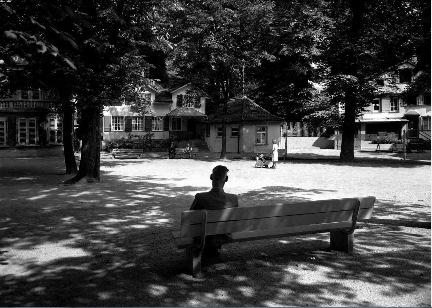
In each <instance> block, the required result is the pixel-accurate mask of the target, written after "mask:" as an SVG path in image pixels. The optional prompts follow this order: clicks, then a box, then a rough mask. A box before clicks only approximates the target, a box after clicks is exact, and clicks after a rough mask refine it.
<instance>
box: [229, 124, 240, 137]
mask: <svg viewBox="0 0 432 308" xmlns="http://www.w3.org/2000/svg"><path fill="white" fill-rule="evenodd" d="M238 136H239V128H238V127H231V137H234V138H238Z"/></svg>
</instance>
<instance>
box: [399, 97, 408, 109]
mask: <svg viewBox="0 0 432 308" xmlns="http://www.w3.org/2000/svg"><path fill="white" fill-rule="evenodd" d="M406 105H407V103H406V100H404V99H403V98H401V97H399V106H402V107H403V106H406Z"/></svg>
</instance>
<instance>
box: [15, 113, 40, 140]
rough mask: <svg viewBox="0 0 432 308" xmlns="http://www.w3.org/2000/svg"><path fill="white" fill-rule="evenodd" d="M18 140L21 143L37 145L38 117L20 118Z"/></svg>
mask: <svg viewBox="0 0 432 308" xmlns="http://www.w3.org/2000/svg"><path fill="white" fill-rule="evenodd" d="M17 139H18V140H17V141H18V144H19V145H36V139H37V137H36V119H35V118H19V119H18V131H17Z"/></svg>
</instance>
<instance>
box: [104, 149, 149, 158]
mask: <svg viewBox="0 0 432 308" xmlns="http://www.w3.org/2000/svg"><path fill="white" fill-rule="evenodd" d="M111 154H112V156H113V157H114V158H140V156H141V154H143V150H142V149H113V150H112V152H111Z"/></svg>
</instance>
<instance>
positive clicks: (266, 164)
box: [255, 153, 273, 168]
mask: <svg viewBox="0 0 432 308" xmlns="http://www.w3.org/2000/svg"><path fill="white" fill-rule="evenodd" d="M272 165H273V162H271V161H266V159H265V157H264V154H262V153H261V154H257V155H256V163H255V168H271V167H272Z"/></svg>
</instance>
